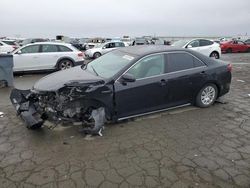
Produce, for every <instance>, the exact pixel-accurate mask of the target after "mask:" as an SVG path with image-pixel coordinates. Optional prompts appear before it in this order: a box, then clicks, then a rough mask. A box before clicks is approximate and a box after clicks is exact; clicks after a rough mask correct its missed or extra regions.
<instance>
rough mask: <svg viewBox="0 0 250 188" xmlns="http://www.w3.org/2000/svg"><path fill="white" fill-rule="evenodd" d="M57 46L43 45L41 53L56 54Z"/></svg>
mask: <svg viewBox="0 0 250 188" xmlns="http://www.w3.org/2000/svg"><path fill="white" fill-rule="evenodd" d="M57 51H58V49H57V46H56V45H51V44H43V45H42V52H44V53H48V52H57Z"/></svg>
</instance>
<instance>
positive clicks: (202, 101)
mask: <svg viewBox="0 0 250 188" xmlns="http://www.w3.org/2000/svg"><path fill="white" fill-rule="evenodd" d="M217 96H218V88H217V86H216V85H215V84H212V83H211V84H206V85H205V86H204V87H202V88H201V90H200V91H199V93H198V94H197V96H196V103H195V104H196V106H198V107H201V108H207V107H209V106H211V105H212V104H213V103H214V102H215V100H216V99H217Z"/></svg>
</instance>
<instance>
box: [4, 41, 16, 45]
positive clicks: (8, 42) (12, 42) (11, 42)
mask: <svg viewBox="0 0 250 188" xmlns="http://www.w3.org/2000/svg"><path fill="white" fill-rule="evenodd" d="M3 42H4V43H5V44H8V45H16V44H15V42H14V41H3Z"/></svg>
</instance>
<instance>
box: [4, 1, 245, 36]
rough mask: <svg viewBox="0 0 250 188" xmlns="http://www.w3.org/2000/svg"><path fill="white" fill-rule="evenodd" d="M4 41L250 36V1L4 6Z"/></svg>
mask: <svg viewBox="0 0 250 188" xmlns="http://www.w3.org/2000/svg"><path fill="white" fill-rule="evenodd" d="M0 7H1V9H0V37H1V36H21V37H51V38H55V36H56V35H59V34H62V35H65V36H70V37H93V36H104V37H117V36H123V35H130V36H141V35H160V36H223V35H226V36H233V35H238V34H246V33H248V35H250V0H238V1H233V0H0Z"/></svg>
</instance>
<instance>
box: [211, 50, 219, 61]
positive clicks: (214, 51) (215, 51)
mask: <svg viewBox="0 0 250 188" xmlns="http://www.w3.org/2000/svg"><path fill="white" fill-rule="evenodd" d="M212 53H217V55H218V57H219V58H218V59H220V53H219V52H218V51H217V50H213V51H212V52H211V53H210V54H209V57H210V56H211V55H212Z"/></svg>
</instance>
